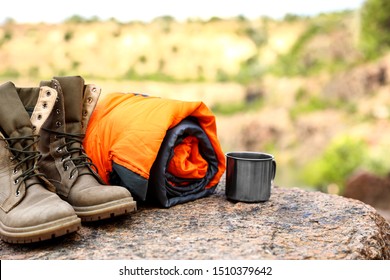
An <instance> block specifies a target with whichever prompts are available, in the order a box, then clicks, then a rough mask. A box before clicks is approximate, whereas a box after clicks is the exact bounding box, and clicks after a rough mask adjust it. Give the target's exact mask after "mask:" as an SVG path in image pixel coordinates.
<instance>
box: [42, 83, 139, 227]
mask: <svg viewBox="0 0 390 280" xmlns="http://www.w3.org/2000/svg"><path fill="white" fill-rule="evenodd" d="M41 86H49V87H51V88H53V89H55V90H57V92H58V102H57V103H56V105H55V108H54V110H53V112H52V116H51V122H47V123H45V124H44V125H43V126H42V129H41V130H40V131H41V132H40V135H41V138H42V140H44V141H42V142H41V143H40V145H39V150H40V151H41V152H42V154H43V156H42V158H41V160H40V165H41V166H42V169H41V170H42V172H43V173H45V174H46V175H47V177H48V179H49V180H50V182H51V183H52V184H53V185H54V186H55V187H56V191H57V193H58V194H59V195H60V196H61V198H63V199H64V200H66V201H67V202H69V203H70V204H71V205H72V206H73V208H74V210H75V212H76V214H77V215H78V216H79V217H80V218H81V220H82V221H86V222H87V221H96V220H101V219H106V218H110V217H114V216H118V215H122V214H126V213H130V212H133V211H135V210H136V202H135V201H134V200H133V198H132V196H131V194H130V192H129V191H128V190H127V189H125V188H123V187H121V186H106V185H104V182H103V181H102V180H101V178H100V177H99V175H98V174H97V172H96V168H95V167H94V165H93V163H92V162H91V160H90V158H89V157H88V156H87V155H86V153H85V151H84V148H83V146H82V142H83V138H84V133H85V130H86V126H87V124H88V121H89V118H90V116H91V114H92V112H93V110H94V108H95V106H96V103H97V101H98V98H99V95H100V88H98V87H97V86H95V85H84V80H83V79H82V78H81V77H79V76H77V77H58V78H54V79H53V80H52V81H44V82H41Z"/></svg>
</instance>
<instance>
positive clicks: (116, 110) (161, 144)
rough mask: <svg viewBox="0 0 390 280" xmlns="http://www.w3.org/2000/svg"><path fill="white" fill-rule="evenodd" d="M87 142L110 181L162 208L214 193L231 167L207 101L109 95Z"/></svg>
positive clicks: (93, 118)
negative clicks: (222, 147) (204, 102)
mask: <svg viewBox="0 0 390 280" xmlns="http://www.w3.org/2000/svg"><path fill="white" fill-rule="evenodd" d="M83 144H84V148H85V151H86V152H87V154H88V156H89V157H90V158H91V159H92V162H93V163H94V164H95V165H96V166H97V168H98V172H99V175H100V176H101V177H102V179H103V180H104V181H105V182H107V183H108V184H116V185H121V186H123V187H125V188H127V189H128V190H129V191H130V192H131V193H132V195H133V196H134V197H135V199H136V200H138V201H146V200H148V201H149V202H156V203H158V204H159V205H161V206H163V207H171V206H173V205H176V204H178V203H184V202H187V201H190V200H194V199H198V198H201V197H204V196H207V195H209V194H211V193H213V192H214V190H215V187H216V186H217V184H218V182H219V180H220V178H221V177H222V174H223V173H224V171H225V168H226V166H225V155H224V153H223V151H222V149H221V146H220V143H219V141H218V137H217V127H216V122H215V117H214V115H213V114H212V113H211V111H210V110H209V109H208V108H207V106H206V105H205V104H203V102H186V101H179V100H172V99H163V98H158V97H148V96H145V95H139V94H133V93H112V94H108V95H106V96H105V97H104V98H103V99H102V100H100V101H99V102H98V104H97V106H96V108H95V111H94V112H93V114H92V116H91V119H90V121H89V123H88V127H87V130H86V135H85V138H84V143H83Z"/></svg>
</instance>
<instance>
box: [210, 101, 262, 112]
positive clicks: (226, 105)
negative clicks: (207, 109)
mask: <svg viewBox="0 0 390 280" xmlns="http://www.w3.org/2000/svg"><path fill="white" fill-rule="evenodd" d="M263 105H264V101H263V100H262V99H257V100H255V101H253V102H250V103H248V102H244V101H241V102H222V103H217V104H215V105H214V106H213V107H212V108H211V111H213V113H214V114H217V115H234V114H236V113H239V112H249V111H257V110H259V109H260V108H261V107H262V106H263Z"/></svg>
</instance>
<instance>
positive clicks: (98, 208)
mask: <svg viewBox="0 0 390 280" xmlns="http://www.w3.org/2000/svg"><path fill="white" fill-rule="evenodd" d="M73 209H74V210H75V212H76V215H77V216H79V218H80V219H81V221H82V222H94V221H100V220H105V219H109V218H113V217H117V216H121V215H125V214H128V213H132V212H134V211H136V210H137V203H136V201H134V200H133V199H132V198H124V199H121V200H116V201H111V202H107V203H104V204H99V205H93V206H86V207H77V206H73Z"/></svg>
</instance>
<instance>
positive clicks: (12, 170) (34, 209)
mask: <svg viewBox="0 0 390 280" xmlns="http://www.w3.org/2000/svg"><path fill="white" fill-rule="evenodd" d="M56 94H57V93H56V91H55V90H53V89H51V88H48V87H42V88H37V89H36V98H34V99H31V98H28V99H26V100H24V102H25V104H24V103H23V102H22V98H23V96H31V94H29V93H28V92H26V91H24V90H22V91H20V92H18V91H17V89H16V88H15V86H14V84H13V83H11V82H8V83H5V84H3V85H1V86H0V99H1V103H0V237H1V239H2V240H4V241H5V242H9V243H31V242H37V241H42V240H47V239H51V238H54V237H58V236H61V235H65V234H68V233H71V232H74V231H77V230H78V229H79V228H80V226H81V224H80V219H79V218H78V217H77V216H76V214H75V211H74V210H73V208H72V206H71V205H69V204H68V203H67V202H65V201H63V200H62V199H61V198H60V197H59V196H58V195H57V194H56V193H55V192H54V186H52V185H50V184H49V182H48V181H47V179H46V178H45V175H44V174H42V173H40V171H39V166H38V164H37V162H38V159H39V157H40V152H39V151H38V150H37V143H39V135H37V133H39V130H40V127H41V126H42V124H43V123H45V122H46V120H47V119H48V117H49V114H50V112H51V110H52V108H53V106H54V103H55V100H56ZM25 107H29V111H30V113H31V118H30V116H29V113H28V112H27V110H26V109H25Z"/></svg>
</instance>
